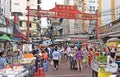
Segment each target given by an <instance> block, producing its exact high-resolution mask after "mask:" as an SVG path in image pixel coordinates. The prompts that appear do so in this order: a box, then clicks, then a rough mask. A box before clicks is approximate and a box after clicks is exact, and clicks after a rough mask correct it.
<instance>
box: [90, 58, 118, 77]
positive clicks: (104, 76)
mask: <svg viewBox="0 0 120 77" xmlns="http://www.w3.org/2000/svg"><path fill="white" fill-rule="evenodd" d="M101 59H102V58H101ZM91 68H92V77H109V76H110V75H112V74H113V73H117V69H118V65H117V63H115V62H113V63H108V61H107V59H106V60H105V57H104V60H102V61H99V60H96V59H93V61H92V63H91Z"/></svg>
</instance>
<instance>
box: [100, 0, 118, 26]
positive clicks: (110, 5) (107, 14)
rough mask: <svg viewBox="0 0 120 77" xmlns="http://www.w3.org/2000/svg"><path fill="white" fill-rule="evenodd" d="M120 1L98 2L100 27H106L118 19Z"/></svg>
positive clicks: (102, 0) (104, 0)
mask: <svg viewBox="0 0 120 77" xmlns="http://www.w3.org/2000/svg"><path fill="white" fill-rule="evenodd" d="M119 3H120V0H107V1H106V0H99V13H101V14H100V16H101V19H100V21H99V23H101V24H100V25H101V26H103V25H106V24H108V23H110V22H112V21H115V20H117V19H119V18H120V4H119Z"/></svg>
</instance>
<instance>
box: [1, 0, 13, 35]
mask: <svg viewBox="0 0 120 77" xmlns="http://www.w3.org/2000/svg"><path fill="white" fill-rule="evenodd" d="M9 7H10V0H0V34H1V33H6V34H12V33H13V30H12V26H11V23H10V20H9V15H10V8H9Z"/></svg>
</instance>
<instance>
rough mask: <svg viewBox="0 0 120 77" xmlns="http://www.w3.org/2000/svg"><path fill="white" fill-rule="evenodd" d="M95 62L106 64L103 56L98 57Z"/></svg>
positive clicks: (105, 58)
mask: <svg viewBox="0 0 120 77" xmlns="http://www.w3.org/2000/svg"><path fill="white" fill-rule="evenodd" d="M97 61H98V62H100V63H106V62H107V57H106V56H104V55H101V56H98V57H97Z"/></svg>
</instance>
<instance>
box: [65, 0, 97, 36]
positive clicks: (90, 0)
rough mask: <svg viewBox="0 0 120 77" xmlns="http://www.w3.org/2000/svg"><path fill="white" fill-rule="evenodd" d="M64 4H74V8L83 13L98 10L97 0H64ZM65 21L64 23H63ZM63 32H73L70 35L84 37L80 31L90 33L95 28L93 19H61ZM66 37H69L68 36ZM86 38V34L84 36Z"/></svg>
mask: <svg viewBox="0 0 120 77" xmlns="http://www.w3.org/2000/svg"><path fill="white" fill-rule="evenodd" d="M64 4H66V5H72V6H74V5H76V8H77V9H78V10H79V11H81V12H85V13H92V14H95V13H96V10H98V1H97V0H64ZM64 22H65V23H64ZM63 23H64V24H63V28H64V29H63V32H64V34H65V35H66V34H74V36H73V35H72V37H84V36H85V35H82V33H90V34H91V33H92V31H93V30H94V29H95V21H94V20H75V19H66V20H64V21H63ZM68 37H71V35H70V36H68ZM86 38H87V36H86Z"/></svg>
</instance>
